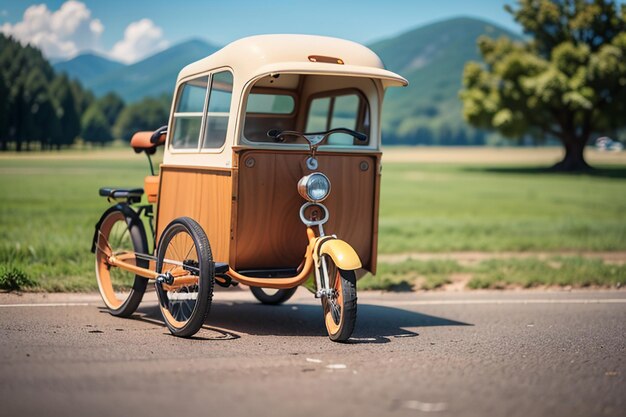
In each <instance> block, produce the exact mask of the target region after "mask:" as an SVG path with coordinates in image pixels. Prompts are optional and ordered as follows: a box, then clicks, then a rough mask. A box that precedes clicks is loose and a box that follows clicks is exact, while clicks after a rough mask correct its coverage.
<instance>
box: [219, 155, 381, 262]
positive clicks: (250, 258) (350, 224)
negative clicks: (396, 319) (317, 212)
mask: <svg viewBox="0 0 626 417" xmlns="http://www.w3.org/2000/svg"><path fill="white" fill-rule="evenodd" d="M306 158H307V153H305V152H294V151H291V152H276V151H262V150H241V151H240V155H239V163H238V170H239V173H238V177H239V178H238V186H237V192H236V196H235V198H236V199H237V218H236V219H234V224H233V230H234V236H233V238H234V239H235V240H236V245H233V246H231V248H232V249H233V250H234V251H236V252H235V253H234V254H231V261H232V262H233V263H234V264H235V267H236V268H238V269H247V268H279V267H280V268H287V267H296V266H298V265H299V264H300V262H301V261H302V259H303V254H304V251H305V248H306V245H307V239H306V232H305V226H304V225H303V224H302V222H301V221H300V218H299V215H298V212H299V210H300V206H301V205H302V204H303V203H304V202H305V201H304V200H303V199H302V197H300V195H299V194H298V192H297V189H296V184H297V182H298V180H299V179H300V178H301V177H302V176H304V175H306V174H309V173H310V172H311V171H310V170H308V169H307V167H306V164H305V161H306ZM378 160H379V154H378V153H371V154H365V153H362V154H338V153H332V154H330V153H320V154H318V162H319V168H318V169H317V171H320V172H323V173H324V174H326V175H327V176H328V178H329V179H330V182H331V186H332V190H331V194H330V197H329V198H328V199H327V200H326V201H325V202H324V205H326V207H328V209H329V212H330V219H329V221H328V223H327V224H326V225H325V226H324V230H325V232H326V234H337V236H338V237H339V238H340V239H343V240H345V241H347V242H348V243H350V244H351V245H352V246H353V247H354V248H355V250H356V251H357V253H358V254H359V257H360V258H361V261H362V262H363V265H364V267H365V269H367V270H371V269H373V268H375V259H373V258H372V254H373V248H375V247H376V244H377V242H376V238H377V233H376V229H377V223H378V218H377V215H378V210H377V207H378V206H377V202H376V201H375V197H377V195H378V193H377V191H376V188H377V187H378V185H379V182H378V178H377V177H378V170H377V169H378ZM363 165H367V167H365V166H363ZM232 255H234V256H232Z"/></svg>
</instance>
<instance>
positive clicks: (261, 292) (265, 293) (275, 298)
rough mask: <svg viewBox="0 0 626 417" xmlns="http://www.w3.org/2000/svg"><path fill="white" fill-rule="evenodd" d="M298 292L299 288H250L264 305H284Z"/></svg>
mask: <svg viewBox="0 0 626 417" xmlns="http://www.w3.org/2000/svg"><path fill="white" fill-rule="evenodd" d="M297 290H298V287H294V288H288V289H285V290H272V289H271V288H261V287H250V291H252V294H253V295H254V297H255V298H256V299H257V300H259V301H260V302H262V303H263V304H271V305H276V304H282V303H284V302H285V301H287V300H289V299H290V298H291V297H292V296H293V295H294V294H295V293H296V291H297Z"/></svg>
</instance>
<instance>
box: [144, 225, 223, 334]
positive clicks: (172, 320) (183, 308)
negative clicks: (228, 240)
mask: <svg viewBox="0 0 626 417" xmlns="http://www.w3.org/2000/svg"><path fill="white" fill-rule="evenodd" d="M168 261H169V262H172V261H174V262H176V263H177V264H174V263H168ZM181 264H183V265H181ZM185 271H186V272H185ZM157 272H158V273H165V272H170V273H172V274H173V275H175V276H176V274H177V273H182V274H186V275H195V276H197V277H198V283H197V284H193V285H187V286H182V287H179V288H177V289H174V290H169V291H163V292H162V293H161V292H159V291H157V294H158V295H159V301H160V303H159V305H160V308H161V314H163V319H164V320H165V324H166V325H167V327H168V329H169V330H170V332H171V333H172V334H173V335H174V336H178V337H191V336H193V335H194V334H196V333H197V332H198V330H200V328H201V327H202V325H203V324H204V321H205V319H206V317H207V316H208V314H209V310H210V308H211V301H212V299H213V286H214V284H215V264H214V263H213V257H212V255H211V247H210V245H209V239H208V238H207V236H206V233H204V230H202V227H200V225H199V224H198V223H197V222H196V221H195V220H193V219H190V218H189V217H179V218H177V219H174V220H173V221H172V222H171V223H170V224H169V225H168V226H167V227H166V228H165V231H164V232H163V235H162V236H161V238H160V239H159V247H158V251H157ZM156 285H159V284H158V283H157V284H156ZM161 294H164V297H165V299H163V298H162V297H163V296H162V295H161Z"/></svg>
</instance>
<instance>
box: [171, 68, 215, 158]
mask: <svg viewBox="0 0 626 417" xmlns="http://www.w3.org/2000/svg"><path fill="white" fill-rule="evenodd" d="M208 80H209V77H201V78H196V79H195V80H191V81H189V82H186V83H185V84H183V85H182V87H181V89H180V90H179V99H178V103H177V104H176V111H175V112H174V129H173V132H174V133H173V135H172V148H174V149H198V140H199V138H200V129H201V127H202V112H203V111H204V103H205V100H206V89H207V84H208Z"/></svg>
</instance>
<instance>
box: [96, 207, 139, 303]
mask: <svg viewBox="0 0 626 417" xmlns="http://www.w3.org/2000/svg"><path fill="white" fill-rule="evenodd" d="M99 232H100V233H99V234H98V240H97V242H96V279H97V281H98V287H99V288H100V294H102V298H103V300H104V302H105V304H106V305H107V307H109V308H110V309H113V310H117V309H119V308H120V307H121V306H122V305H123V304H124V303H125V302H126V300H128V298H129V297H130V295H131V293H132V288H133V284H134V282H135V274H133V273H132V272H129V271H125V270H123V269H121V268H117V267H114V266H111V265H109V264H108V259H109V256H111V255H116V256H119V255H123V254H134V251H135V248H134V245H133V240H132V236H131V233H130V228H129V227H128V224H127V223H126V219H125V217H124V214H123V213H122V212H119V211H115V212H113V213H111V214H110V215H109V216H107V217H106V218H105V219H104V221H103V222H102V224H101V226H100V229H99ZM124 260H125V262H128V263H130V264H136V258H135V257H134V256H133V257H128V258H125V259H124Z"/></svg>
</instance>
